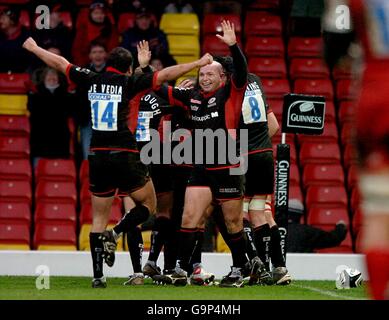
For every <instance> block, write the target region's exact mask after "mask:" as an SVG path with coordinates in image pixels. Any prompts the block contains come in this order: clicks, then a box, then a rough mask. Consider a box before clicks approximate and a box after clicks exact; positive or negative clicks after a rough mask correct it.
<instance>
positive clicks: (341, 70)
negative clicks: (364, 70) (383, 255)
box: [332, 63, 353, 81]
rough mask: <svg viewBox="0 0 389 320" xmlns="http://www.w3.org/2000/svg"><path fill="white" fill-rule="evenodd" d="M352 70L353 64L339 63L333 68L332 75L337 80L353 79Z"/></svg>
mask: <svg viewBox="0 0 389 320" xmlns="http://www.w3.org/2000/svg"><path fill="white" fill-rule="evenodd" d="M352 76H353V75H352V71H351V65H349V66H347V67H346V66H344V65H342V64H341V63H338V64H337V65H336V66H335V67H334V68H333V69H332V77H333V78H334V80H335V81H338V80H340V79H351V78H352Z"/></svg>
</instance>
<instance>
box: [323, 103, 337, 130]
mask: <svg viewBox="0 0 389 320" xmlns="http://www.w3.org/2000/svg"><path fill="white" fill-rule="evenodd" d="M325 112H326V113H325V121H324V123H328V122H336V110H335V105H334V103H333V101H332V100H327V101H326V110H325ZM324 125H325V124H324Z"/></svg>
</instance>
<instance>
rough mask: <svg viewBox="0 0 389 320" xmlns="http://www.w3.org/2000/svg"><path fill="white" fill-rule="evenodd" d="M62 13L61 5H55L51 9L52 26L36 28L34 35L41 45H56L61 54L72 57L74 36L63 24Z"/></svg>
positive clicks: (47, 46) (44, 46)
mask: <svg viewBox="0 0 389 320" xmlns="http://www.w3.org/2000/svg"><path fill="white" fill-rule="evenodd" d="M60 13H61V7H60V6H59V5H56V6H53V7H52V8H51V10H50V28H49V29H35V31H34V32H33V34H34V35H33V37H34V39H36V41H37V43H38V44H39V45H40V46H41V47H43V48H50V47H56V48H58V49H59V50H60V54H61V55H63V56H64V57H66V58H70V55H71V48H72V41H73V36H72V32H71V30H70V29H69V28H68V27H66V26H65V25H64V24H63V22H62V19H61V15H60Z"/></svg>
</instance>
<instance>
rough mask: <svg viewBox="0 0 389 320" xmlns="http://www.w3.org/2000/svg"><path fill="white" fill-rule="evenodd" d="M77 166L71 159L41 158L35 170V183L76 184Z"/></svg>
mask: <svg viewBox="0 0 389 320" xmlns="http://www.w3.org/2000/svg"><path fill="white" fill-rule="evenodd" d="M76 178H77V174H76V166H75V164H74V161H73V160H70V159H45V158H41V159H39V161H38V165H37V167H36V169H35V181H36V183H38V182H39V181H40V180H50V181H70V182H74V183H75V182H76Z"/></svg>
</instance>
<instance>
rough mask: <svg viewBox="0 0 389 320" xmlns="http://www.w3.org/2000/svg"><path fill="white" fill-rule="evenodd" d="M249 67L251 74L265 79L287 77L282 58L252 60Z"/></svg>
mask: <svg viewBox="0 0 389 320" xmlns="http://www.w3.org/2000/svg"><path fill="white" fill-rule="evenodd" d="M248 67H249V70H250V72H252V73H255V74H257V75H258V76H260V77H263V78H282V79H285V78H286V77H287V71H286V65H285V60H284V59H282V58H268V57H266V58H251V59H250V60H249V64H248Z"/></svg>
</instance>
